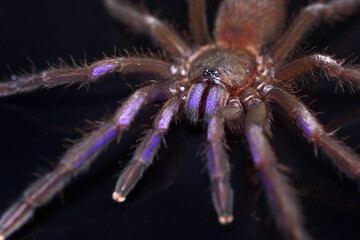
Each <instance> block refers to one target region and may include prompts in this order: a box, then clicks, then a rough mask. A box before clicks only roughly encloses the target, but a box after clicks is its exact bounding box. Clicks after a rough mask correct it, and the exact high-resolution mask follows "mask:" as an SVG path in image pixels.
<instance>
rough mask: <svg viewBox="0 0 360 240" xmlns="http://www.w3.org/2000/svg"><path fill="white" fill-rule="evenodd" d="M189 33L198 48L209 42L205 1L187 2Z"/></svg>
mask: <svg viewBox="0 0 360 240" xmlns="http://www.w3.org/2000/svg"><path fill="white" fill-rule="evenodd" d="M187 2H188V5H189V20H190V24H189V27H190V32H191V34H192V37H193V38H194V40H195V43H196V44H198V45H199V46H203V45H206V44H208V43H210V42H211V37H210V34H209V30H208V26H207V21H206V6H205V0H197V1H193V0H188V1H187Z"/></svg>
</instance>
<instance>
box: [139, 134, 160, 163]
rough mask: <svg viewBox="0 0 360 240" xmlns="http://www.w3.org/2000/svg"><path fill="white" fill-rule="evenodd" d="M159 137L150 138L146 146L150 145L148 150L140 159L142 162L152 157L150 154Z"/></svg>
mask: <svg viewBox="0 0 360 240" xmlns="http://www.w3.org/2000/svg"><path fill="white" fill-rule="evenodd" d="M159 140H160V137H159V136H158V135H157V134H154V135H153V136H151V139H150V141H149V142H148V144H147V145H149V144H151V146H150V148H149V149H148V150H146V151H145V152H144V154H143V156H142V159H143V160H144V161H147V160H148V158H149V157H150V156H152V153H154V151H155V149H156V147H157V145H158V143H159Z"/></svg>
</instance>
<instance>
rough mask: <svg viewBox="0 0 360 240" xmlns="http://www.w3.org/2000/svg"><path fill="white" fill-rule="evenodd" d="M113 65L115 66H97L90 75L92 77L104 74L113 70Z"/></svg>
mask: <svg viewBox="0 0 360 240" xmlns="http://www.w3.org/2000/svg"><path fill="white" fill-rule="evenodd" d="M114 67H115V66H114V65H106V66H101V67H97V68H95V69H94V71H93V72H92V75H93V76H94V77H100V76H101V75H104V74H105V73H107V72H109V71H111V70H113V69H114Z"/></svg>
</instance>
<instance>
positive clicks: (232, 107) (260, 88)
mask: <svg viewBox="0 0 360 240" xmlns="http://www.w3.org/2000/svg"><path fill="white" fill-rule="evenodd" d="M342 2H343V1H342ZM350 2H351V3H352V4H355V3H356V2H355V1H350ZM111 3H112V2H111ZM223 4H225V3H223ZM242 4H244V3H242ZM245 20H246V21H247V19H245ZM246 21H245V22H246ZM279 21H280V20H279ZM221 29H224V28H221ZM197 30H202V29H201V26H200V29H197ZM279 31H280V30H279ZM195 32H197V31H195ZM200 32H201V31H200ZM274 36H275V35H274ZM223 37H224V38H226V37H230V39H225V40H226V41H227V43H229V41H230V40H231V37H232V35H231V34H230V35H227V34H226V33H225V34H221V35H218V39H219V38H220V39H222V38H223ZM194 38H195V39H196V36H194ZM236 39H237V40H236V41H238V38H236ZM248 39H249V38H247V39H243V41H242V43H241V46H240V45H239V46H231V51H229V50H228V47H229V46H228V45H227V44H225V45H223V43H221V44H220V43H219V42H218V44H219V45H218V46H212V45H208V46H207V47H203V48H202V51H212V53H211V54H210V55H208V56H207V57H206V59H202V60H201V61H200V63H201V64H203V63H204V62H205V63H206V61H207V59H211V57H213V56H216V55H218V56H222V54H217V53H216V52H215V51H218V50H214V49H218V48H220V49H221V51H224V53H226V54H223V55H224V56H225V55H226V56H231V55H233V54H236V53H241V54H245V56H246V55H250V56H251V55H256V56H257V57H255V58H254V59H255V60H256V61H255V63H251V64H249V66H253V67H254V66H255V65H258V66H260V67H259V68H258V69H256V70H255V69H254V70H252V71H253V72H256V73H254V74H256V76H258V77H259V78H260V77H261V76H262V77H264V76H266V77H268V78H269V79H260V80H261V81H260V82H258V80H259V79H256V78H254V79H253V82H250V83H249V86H247V87H246V88H243V89H242V88H236V89H237V92H234V90H231V87H229V86H226V84H225V85H224V84H223V83H222V81H223V79H222V77H223V75H224V74H225V75H226V72H224V69H218V67H219V66H218V65H217V64H215V65H214V64H210V65H209V66H211V67H212V68H210V67H206V66H205V67H204V66H201V67H200V68H201V69H196V70H197V71H200V72H199V74H198V73H196V74H195V75H196V76H197V74H198V75H199V76H200V79H198V80H197V81H196V83H195V81H194V82H193V83H192V84H189V83H187V82H184V85H181V86H175V87H174V88H171V91H170V93H169V94H175V95H176V94H180V95H179V96H181V97H182V98H181V99H180V98H179V100H178V102H175V103H174V104H175V105H176V104H179V105H178V106H179V109H181V108H184V109H185V110H184V111H185V112H186V113H187V114H186V115H185V117H184V118H190V120H191V121H193V122H196V121H198V120H201V119H202V118H203V119H204V122H205V125H207V124H208V125H209V126H212V125H211V124H215V125H216V124H220V125H221V124H223V123H222V121H221V119H222V118H226V123H231V126H229V127H230V128H232V126H237V128H241V124H240V121H241V122H242V121H245V132H246V135H247V138H248V141H249V142H250V150H252V153H253V155H254V154H255V153H254V147H255V146H256V144H254V143H252V140H253V138H254V136H262V135H261V134H260V135H252V134H251V133H248V132H249V131H251V129H252V128H251V126H252V125H251V122H252V121H250V123H249V120H252V119H253V118H257V117H258V116H261V114H260V115H257V114H255V115H251V113H252V111H256V109H257V107H256V106H258V107H259V108H261V107H265V108H269V107H270V105H264V104H262V103H260V100H262V99H265V98H266V97H267V96H270V97H271V92H272V91H275V92H276V91H280V90H279V89H280V88H281V87H286V86H283V85H282V83H281V82H280V81H275V80H274V79H273V78H274V76H275V77H276V76H277V75H276V74H277V71H279V70H278V69H280V70H281V67H283V66H286V64H284V62H282V61H279V63H278V64H274V63H273V62H271V61H270V60H269V59H268V58H265V57H266V56H269V55H267V54H268V53H271V52H272V51H271V48H270V50H269V51H267V52H266V53H262V52H261V55H260V52H257V49H251V48H252V47H254V46H253V45H252V47H251V48H247V47H245V45H247V44H250V45H251V44H253V41H251V43H246V42H247V41H248ZM223 40H224V39H223ZM202 41H203V40H199V39H197V40H196V42H197V43H199V45H201V44H200V43H201V42H202ZM245 43H246V44H245ZM266 43H268V42H266ZM260 45H261V47H264V46H265V45H266V44H265V43H261V44H260ZM275 46H277V45H275ZM245 48H246V51H245V50H244V49H245ZM239 49H242V50H239ZM259 49H260V47H259ZM272 49H275V51H276V50H277V49H279V48H274V47H273V48H272ZM170 50H171V49H170ZM172 50H173V51H174V50H175V49H172ZM175 51H176V50H175ZM219 51H220V50H219ZM170 52H171V51H170ZM192 54H193V53H191V54H188V55H186V56H184V57H185V58H187V59H190V60H191V61H192V62H196V60H194V59H196V58H195V57H194V55H192ZM233 56H234V55H233ZM260 56H263V58H262V57H260ZM324 58H326V57H324ZM230 59H231V58H230ZM245 59H249V57H246V58H243V56H242V57H241V58H240V61H242V60H245ZM175 60H176V58H175V59H174V62H175ZM146 61H148V59H146ZM156 61H158V62H161V60H156ZM187 61H189V60H187ZM222 61H224V59H223V60H222ZM222 61H221V63H223V62H222ZM329 61H330V60H329ZM100 63H101V62H100ZM260 63H264V64H265V63H266V65H264V66H263V68H261V64H260ZM95 64H97V63H95ZM164 64H165V63H164ZM334 64H335V63H334ZM205 65H206V64H205ZM230 65H231V64H230ZM91 66H93V67H92V75H93V76H100V75H103V74H105V73H108V72H111V71H113V70H114V69H115V67H114V66H113V65H112V64H106V65H104V66H102V65H99V66H98V67H96V65H90V67H91ZM174 66H175V65H171V67H170V71H172V72H171V74H173V73H176V72H177V74H180V77H181V78H182V77H183V76H184V73H181V72H182V71H183V70H185V75H187V71H190V73H191V70H189V69H187V68H179V67H176V66H175V67H174ZM269 66H270V67H269ZM272 66H275V67H276V71H272V68H271V67H272ZM141 70H144V69H143V68H142V69H141ZM148 70H153V68H151V69H148ZM249 70H250V68H249ZM290 70H291V68H290ZM350 71H352V72H353V73H354V74H355V76H356V77H357V79H358V72H356V70H350ZM250 72H251V70H250ZM290 72H291V71H290ZM239 74H240V73H239ZM245 74H249V73H245ZM274 74H275V75H274ZM172 77H176V78H177V77H178V76H177V75H175V76H172ZM171 80H173V79H171ZM265 80H266V81H265ZM286 80H290V79H286ZM345 80H349V79H345ZM352 80H353V81H352V83H353V84H355V85H356V83H357V82H356V81H355V80H356V79H352ZM176 83H177V82H176ZM196 84H198V85H196ZM267 84H268V85H267ZM270 85H272V86H273V87H274V88H271V87H270ZM276 85H279V89H278V88H277V87H276ZM157 86H158V87H159V88H160V87H162V85H157ZM190 87H192V89H197V91H200V92H202V91H209V92H208V93H206V94H204V95H205V96H204V97H206V96H212V95H211V94H212V93H214V94H215V93H222V94H223V95H227V92H228V90H231V91H232V95H233V96H232V97H230V99H227V100H226V101H225V99H222V101H220V102H221V104H220V103H219V102H218V104H220V105H221V106H222V105H225V104H227V103H229V104H228V105H226V107H225V109H224V110H221V111H220V110H219V111H220V112H213V111H211V110H209V109H208V108H207V107H208V106H209V104H204V100H200V102H203V104H201V105H200V106H199V107H198V108H195V109H197V110H195V112H194V111H193V110H192V109H193V108H191V103H192V101H191V99H194V98H196V96H197V94H196V93H194V94H193V95H192V94H190V95H188V91H190V92H194V90H189V88H190ZM265 87H267V89H268V90H264V88H265ZM252 88H253V89H255V90H254V91H255V92H250V93H249V95H248V96H247V95H244V94H246V92H247V91H251V89H252ZM211 89H212V90H211ZM224 89H227V90H226V91H225V90H224ZM158 90H159V89H158V88H157V89H156V91H158ZM231 91H230V92H231ZM267 91H268V92H267ZM261 92H262V93H261ZM265 92H266V93H265ZM280 92H281V91H280ZM284 94H285V95H283V97H289V96H291V95H289V94H287V93H284ZM134 96H137V95H136V94H135V95H134ZM192 96H194V97H192ZM237 96H240V99H237ZM276 96H278V95H276ZM276 96H275V97H276ZM161 97H167V96H161ZM186 97H187V98H186ZM185 98H186V99H185ZM130 99H131V98H130ZM189 99H190V100H189ZM275 100H276V99H272V101H275ZM209 101H210V100H209ZM181 102H182V103H181ZM195 102H196V101H195ZM251 102H253V104H255V105H252V104H250V103H251ZM215 103H216V101H215ZM271 103H272V105H271V106H277V105H276V102H275V103H274V102H271ZM295 103H296V104H300V102H298V101H297V102H295ZM247 104H248V105H247ZM296 104H295V105H296ZM125 105H126V104H125ZM176 106H177V105H176ZM241 106H243V107H244V109H242V107H241ZM254 106H255V107H254ZM252 107H254V108H255V110H254V109H252ZM283 107H284V106H283ZM286 107H290V106H285V107H284V108H285V109H286ZM218 108H219V107H215V109H218ZM169 109H170V108H169ZM171 109H173V108H171ZM198 109H200V113H198V112H196V111H198ZM219 109H220V108H219ZM242 112H243V113H242ZM245 114H246V115H247V116H243V115H245ZM240 116H241V118H240ZM242 116H243V117H242ZM249 116H253V117H249ZM290 117H294V115H291V114H290ZM125 120H126V119H125ZM238 120H239V121H238ZM264 120H266V122H267V121H268V115H267V116H266V117H265V116H264ZM219 121H220V122H219ZM264 124H265V123H264ZM300 125H301V124H300ZM305 125H306V124H305ZM305 125H304V123H303V124H302V125H301V126H302V127H303V128H305V130H309V129H310V128H306V127H304V126H305ZM104 126H106V125H104ZM104 126H103V127H100V129H101V128H104ZM237 128H235V129H234V130H235V131H236V130H237ZM211 129H212V130H213V131H215V133H217V134H220V135H223V134H224V133H223V132H222V131H219V129H222V128H217V127H214V128H211V127H208V128H207V131H208V135H211ZM255 129H257V126H255ZM257 130H259V129H257ZM260 130H261V128H260ZM254 131H255V130H254ZM262 131H264V134H263V136H264V139H263V140H262V141H266V138H267V136H266V134H267V133H266V134H265V132H266V131H268V130H267V129H263V130H261V131H260V132H262ZM112 134H113V133H112V132H111V134H110V135H108V136H111V137H112ZM249 134H250V135H249ZM222 141H224V139H222ZM220 145H223V143H222V144H220ZM220 145H218V144H211V141H210V143H209V146H208V147H209V149H210V150H213V151H215V152H216V151H220V152H221V153H222V154H226V153H223V152H222V151H223V150H224V149H223V147H221V148H219V149H218V146H220ZM265 146H266V145H265ZM268 146H269V145H268ZM265 149H266V148H265ZM260 150H263V149H260ZM267 153H269V150H268V152H267ZM347 153H348V154H350V153H349V152H347ZM354 158H356V157H354ZM218 159H219V160H222V159H225V158H222V157H221V158H218ZM255 167H257V168H258V170H259V171H260V172H262V171H264V169H262V168H259V167H258V165H257V164H256V162H255ZM265 170H266V169H265ZM263 178H266V176H264V175H263ZM270 179H273V178H270ZM213 182H214V181H213ZM225 182H226V181H225ZM281 183H282V182H279V183H278V184H281ZM214 185H215V184H214ZM225 186H226V187H225V189H226V188H227V189H228V191H231V190H230V187H229V186H228V184H227V183H226V184H225ZM284 188H285V187H284V186H282V187H280V188H279V191H280V190H283V189H284ZM213 189H215V190H216V187H214V188H213ZM230 195H231V194H230ZM223 196H224V195H221V196H220V197H215V198H214V199H215V200H214V201H215V206H217V207H216V208H217V209H218V214H219V220H220V222H222V223H224V224H225V223H229V222H231V220H232V217H231V211H230V210H231V198H228V197H223ZM114 198H115V199H117V200H123V199H122V198H121V194H118V193H117V194H114ZM219 201H220V202H222V201H225V206H223V204H221V203H217V202H219ZM286 203H287V204H282V205H281V204H280V205H281V206H282V207H290V208H291V205H292V201H290V200H289V201H286ZM223 208H225V211H224V210H223ZM274 211H275V210H274ZM293 211H298V210H297V208H296V207H295V206H293ZM224 212H225V213H224ZM276 213H279V212H278V211H277V212H276ZM280 215H281V214H280ZM297 219H298V218H296V217H294V218H293V219H291V220H293V221H296V220H297ZM5 220H6V218H5ZM277 221H281V220H279V219H277ZM286 222H288V221H286ZM290 222H291V221H290ZM285 225H286V224H285ZM0 226H1V224H0ZM3 226H4V224H3ZM280 228H281V227H280ZM281 229H282V231H283V234H284V235H285V236H288V237H289V238H294V239H302V238H304V235H305V234H306V233H305V232H304V231H303V229H302V227H301V225H296V227H295V230H293V229H290V228H287V227H284V228H281ZM298 234H300V235H298Z"/></svg>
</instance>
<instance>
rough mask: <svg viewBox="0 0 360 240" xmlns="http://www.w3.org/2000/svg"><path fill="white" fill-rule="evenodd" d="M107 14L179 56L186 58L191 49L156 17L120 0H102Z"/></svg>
mask: <svg viewBox="0 0 360 240" xmlns="http://www.w3.org/2000/svg"><path fill="white" fill-rule="evenodd" d="M104 4H105V7H106V8H107V10H108V12H109V14H110V15H111V16H112V17H113V18H115V19H116V20H118V21H120V22H121V23H123V24H126V25H128V26H130V27H131V28H132V30H133V31H135V32H140V33H141V32H145V33H148V34H149V35H150V37H151V38H152V39H153V40H154V41H155V42H156V43H159V44H160V45H161V46H163V47H164V48H165V49H166V50H168V51H169V52H171V53H172V54H174V55H175V56H178V57H181V58H184V59H186V58H188V57H189V56H190V55H191V49H190V48H189V46H188V45H187V44H186V43H185V41H184V40H183V39H181V37H180V36H179V35H177V34H176V33H175V32H174V31H173V30H172V29H171V28H170V27H168V26H167V25H166V24H165V23H163V22H161V21H160V20H158V19H157V18H155V17H153V16H151V15H149V14H146V13H141V12H139V11H138V10H136V9H135V8H134V7H132V6H130V4H128V3H124V1H121V0H104Z"/></svg>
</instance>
